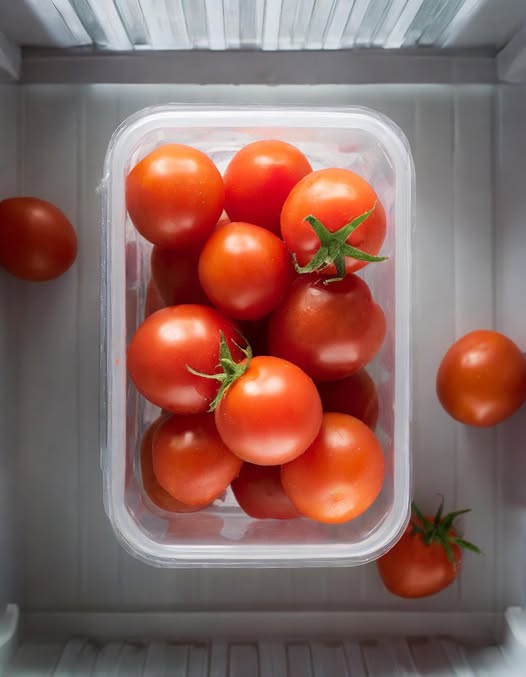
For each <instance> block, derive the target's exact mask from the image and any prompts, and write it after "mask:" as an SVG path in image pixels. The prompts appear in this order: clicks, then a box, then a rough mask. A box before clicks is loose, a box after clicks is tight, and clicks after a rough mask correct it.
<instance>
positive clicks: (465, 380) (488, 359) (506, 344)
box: [436, 329, 526, 427]
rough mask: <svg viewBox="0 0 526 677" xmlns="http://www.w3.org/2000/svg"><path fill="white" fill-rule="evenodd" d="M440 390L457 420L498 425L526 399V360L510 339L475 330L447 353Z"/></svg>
mask: <svg viewBox="0 0 526 677" xmlns="http://www.w3.org/2000/svg"><path fill="white" fill-rule="evenodd" d="M436 388H437V394H438V399H439V400H440V402H441V404H442V406H443V407H444V409H445V410H446V411H447V412H448V414H449V415H450V416H452V417H453V418H455V419H456V420H457V421H461V422H462V423H467V424H468V425H472V426H478V427H485V426H491V425H495V424H496V423H500V422H501V421H504V419H506V418H508V416H511V415H512V414H513V413H514V412H515V411H516V410H517V409H518V408H519V407H520V406H521V404H522V403H523V402H524V400H525V399H526V358H525V357H524V355H523V354H522V353H521V351H520V350H519V348H518V347H517V346H516V345H515V343H513V341H511V340H510V339H509V338H507V337H506V336H503V335H502V334H499V333H498V332H496V331H488V330H482V329H481V330H478V331H472V332H470V333H469V334H466V335H465V336H463V337H462V338H460V339H459V340H458V341H456V342H455V343H454V344H453V345H452V346H451V347H450V348H449V350H448V351H447V353H446V354H445V356H444V358H443V360H442V362H441V363H440V367H439V369H438V374H437V382H436Z"/></svg>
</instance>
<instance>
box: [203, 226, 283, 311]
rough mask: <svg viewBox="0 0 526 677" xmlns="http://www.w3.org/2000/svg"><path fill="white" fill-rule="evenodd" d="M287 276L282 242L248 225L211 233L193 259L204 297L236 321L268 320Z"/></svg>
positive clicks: (277, 301)
mask: <svg viewBox="0 0 526 677" xmlns="http://www.w3.org/2000/svg"><path fill="white" fill-rule="evenodd" d="M293 276H294V271H293V268H292V262H291V259H290V255H289V253H288V251H287V248H286V247H285V244H284V243H283V241H282V240H280V239H279V238H278V237H276V235H274V234H273V233H271V232H270V231H268V230H266V229H265V228H261V227H260V226H255V225H252V224H250V223H238V222H236V223H230V224H227V225H225V226H223V227H222V228H220V229H219V230H217V231H216V232H215V233H214V234H213V235H212V236H211V237H210V238H209V239H208V241H207V243H206V244H205V246H204V249H203V251H202V252H201V256H200V258H199V280H200V282H201V285H202V287H203V289H204V290H205V292H206V294H207V296H208V298H209V299H210V301H211V302H212V303H213V304H214V305H215V306H216V307H217V308H218V309H219V310H220V311H221V312H223V313H224V314H225V315H228V316H229V317H232V318H234V319H236V320H259V319H261V318H263V317H265V315H268V314H269V313H270V312H271V311H272V310H274V308H275V307H276V306H277V305H278V303H279V302H280V300H281V298H282V296H283V294H284V293H285V291H286V289H287V287H288V286H289V285H290V283H291V281H292V279H293Z"/></svg>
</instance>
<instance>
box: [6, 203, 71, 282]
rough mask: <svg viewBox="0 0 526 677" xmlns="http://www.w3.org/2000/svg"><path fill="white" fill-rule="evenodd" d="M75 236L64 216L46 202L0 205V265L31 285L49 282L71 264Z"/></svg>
mask: <svg viewBox="0 0 526 677" xmlns="http://www.w3.org/2000/svg"><path fill="white" fill-rule="evenodd" d="M76 256H77V236H76V234H75V231H74V230H73V226H72V225H71V223H70V222H69V221H68V219H67V218H66V217H65V216H64V214H63V213H62V212H61V211H60V209H58V208H57V207H55V205H52V204H51V203H50V202H46V201H45V200H39V199H38V198H35V197H12V198H8V199H7V200H2V201H1V202H0V265H2V266H4V268H5V269H6V270H7V271H8V272H9V273H11V275H15V277H19V278H21V279H22V280H29V281H30V282H43V281H46V280H52V279H54V278H56V277H59V275H62V273H64V272H66V270H67V269H68V268H69V267H70V266H71V265H72V264H73V261H75V258H76Z"/></svg>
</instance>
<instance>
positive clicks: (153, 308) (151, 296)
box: [144, 280, 165, 318]
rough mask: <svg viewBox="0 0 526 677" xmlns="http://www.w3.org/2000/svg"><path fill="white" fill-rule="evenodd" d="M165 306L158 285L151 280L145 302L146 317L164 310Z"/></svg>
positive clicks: (147, 287)
mask: <svg viewBox="0 0 526 677" xmlns="http://www.w3.org/2000/svg"><path fill="white" fill-rule="evenodd" d="M164 307H165V304H164V301H163V299H162V298H161V295H160V293H159V290H158V289H157V285H156V284H155V282H154V281H153V280H150V281H149V282H148V284H147V285H146V299H145V302H144V317H145V318H147V317H148V316H149V315H152V314H153V313H156V312H157V311H158V310H161V308H164Z"/></svg>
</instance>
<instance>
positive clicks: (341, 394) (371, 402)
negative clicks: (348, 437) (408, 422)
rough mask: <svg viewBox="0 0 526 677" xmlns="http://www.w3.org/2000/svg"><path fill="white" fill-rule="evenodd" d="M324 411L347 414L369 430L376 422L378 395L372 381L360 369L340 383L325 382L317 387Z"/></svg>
mask: <svg viewBox="0 0 526 677" xmlns="http://www.w3.org/2000/svg"><path fill="white" fill-rule="evenodd" d="M318 391H319V393H320V397H321V401H322V404H323V410H324V411H335V412H338V413H339V414H349V416H354V417H355V418H359V419H360V421H363V423H365V425H367V426H369V428H371V430H374V429H375V428H376V424H377V422H378V393H377V392H376V386H375V385H374V381H373V379H372V378H371V377H370V376H369V374H368V373H367V372H366V371H365V369H360V370H359V371H357V372H356V373H354V374H352V376H348V377H347V378H343V379H341V380H340V381H326V382H325V383H320V384H319V385H318Z"/></svg>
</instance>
